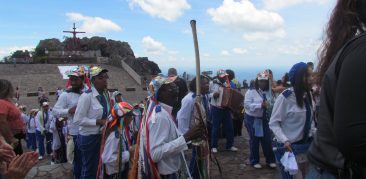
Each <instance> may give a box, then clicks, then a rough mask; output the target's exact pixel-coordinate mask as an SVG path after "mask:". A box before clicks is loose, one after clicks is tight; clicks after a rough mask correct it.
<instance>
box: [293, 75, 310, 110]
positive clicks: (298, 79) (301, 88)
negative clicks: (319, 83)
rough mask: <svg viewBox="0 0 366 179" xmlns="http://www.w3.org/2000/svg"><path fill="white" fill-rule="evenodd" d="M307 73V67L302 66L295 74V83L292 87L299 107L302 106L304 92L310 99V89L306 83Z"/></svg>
mask: <svg viewBox="0 0 366 179" xmlns="http://www.w3.org/2000/svg"><path fill="white" fill-rule="evenodd" d="M308 73H309V72H308V68H302V69H299V71H298V72H297V73H296V74H295V83H294V84H293V87H294V92H295V97H296V103H297V105H298V106H299V107H301V108H302V107H303V106H304V94H306V97H307V98H308V99H310V89H309V87H308V84H307V81H308V80H309V79H308V76H309V75H308ZM304 79H305V80H304Z"/></svg>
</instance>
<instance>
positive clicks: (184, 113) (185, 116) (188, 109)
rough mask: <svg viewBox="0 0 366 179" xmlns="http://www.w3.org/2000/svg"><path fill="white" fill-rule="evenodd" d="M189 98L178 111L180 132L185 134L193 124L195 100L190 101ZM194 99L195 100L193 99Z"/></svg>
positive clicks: (185, 99)
mask: <svg viewBox="0 0 366 179" xmlns="http://www.w3.org/2000/svg"><path fill="white" fill-rule="evenodd" d="M189 97H191V96H187V98H189ZM187 98H183V100H182V107H181V108H180V110H179V111H178V114H177V120H178V130H179V131H180V132H181V133H182V134H185V133H186V132H187V131H188V130H189V125H190V123H191V118H192V113H193V106H194V103H192V102H194V100H190V99H187ZM192 99H193V98H192Z"/></svg>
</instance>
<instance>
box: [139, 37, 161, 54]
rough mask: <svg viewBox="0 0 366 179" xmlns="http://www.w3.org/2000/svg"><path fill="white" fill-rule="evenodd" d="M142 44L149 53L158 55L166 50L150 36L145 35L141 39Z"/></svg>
mask: <svg viewBox="0 0 366 179" xmlns="http://www.w3.org/2000/svg"><path fill="white" fill-rule="evenodd" d="M142 46H143V47H144V49H145V51H146V53H148V54H151V55H160V54H162V53H163V52H165V51H166V47H165V46H164V45H163V44H162V43H161V42H158V41H156V40H155V39H153V38H152V37H150V36H146V37H144V38H143V39H142Z"/></svg>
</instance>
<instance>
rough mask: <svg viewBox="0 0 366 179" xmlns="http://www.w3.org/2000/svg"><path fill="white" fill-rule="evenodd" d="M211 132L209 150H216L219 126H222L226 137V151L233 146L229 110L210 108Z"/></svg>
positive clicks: (232, 131) (232, 130) (231, 121)
mask: <svg viewBox="0 0 366 179" xmlns="http://www.w3.org/2000/svg"><path fill="white" fill-rule="evenodd" d="M211 118H212V132H211V148H217V141H218V133H219V130H220V125H221V124H223V125H224V129H225V135H226V149H229V148H231V147H232V146H233V145H234V127H233V120H232V119H231V114H230V111H229V109H220V108H217V107H215V106H211Z"/></svg>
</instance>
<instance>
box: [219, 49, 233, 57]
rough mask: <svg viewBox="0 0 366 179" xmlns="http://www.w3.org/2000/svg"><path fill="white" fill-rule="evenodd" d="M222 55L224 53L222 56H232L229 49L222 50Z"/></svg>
mask: <svg viewBox="0 0 366 179" xmlns="http://www.w3.org/2000/svg"><path fill="white" fill-rule="evenodd" d="M221 55H222V56H230V55H231V54H230V52H229V51H227V50H222V51H221Z"/></svg>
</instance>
